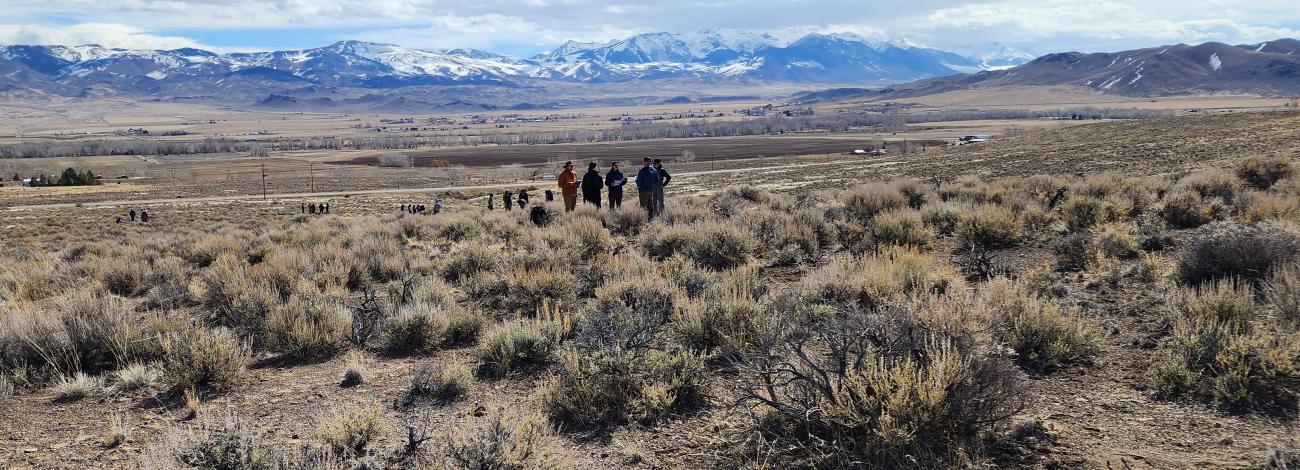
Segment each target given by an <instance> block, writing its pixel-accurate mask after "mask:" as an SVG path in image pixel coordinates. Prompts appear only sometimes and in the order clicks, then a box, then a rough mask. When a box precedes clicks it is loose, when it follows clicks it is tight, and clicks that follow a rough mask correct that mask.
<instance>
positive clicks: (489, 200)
mask: <svg viewBox="0 0 1300 470" xmlns="http://www.w3.org/2000/svg"><path fill="white" fill-rule="evenodd" d="M496 197H497V195H496V194H493V193H488V211H491V210H492V200H493V199H495V198H496Z"/></svg>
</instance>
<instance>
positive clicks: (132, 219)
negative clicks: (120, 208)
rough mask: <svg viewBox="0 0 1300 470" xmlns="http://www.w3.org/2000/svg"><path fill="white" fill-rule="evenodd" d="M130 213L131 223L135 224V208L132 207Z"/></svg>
mask: <svg viewBox="0 0 1300 470" xmlns="http://www.w3.org/2000/svg"><path fill="white" fill-rule="evenodd" d="M130 214H131V223H133V224H134V223H135V209H131V212H130Z"/></svg>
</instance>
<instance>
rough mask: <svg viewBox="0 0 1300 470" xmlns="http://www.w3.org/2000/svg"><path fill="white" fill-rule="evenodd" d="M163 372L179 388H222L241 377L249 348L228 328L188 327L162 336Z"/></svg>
mask: <svg viewBox="0 0 1300 470" xmlns="http://www.w3.org/2000/svg"><path fill="white" fill-rule="evenodd" d="M163 352H164V353H163V362H162V366H161V367H162V375H163V378H164V380H166V382H167V383H168V384H170V385H171V386H173V387H175V388H176V389H178V390H185V389H190V388H206V389H211V390H216V391H225V390H230V389H232V388H234V387H235V386H236V385H238V384H239V383H240V382H241V379H242V378H243V373H244V368H245V367H246V366H247V365H248V362H249V352H248V348H247V347H246V346H244V345H243V344H240V342H239V340H238V339H237V338H235V335H234V334H233V333H231V332H230V330H227V329H224V328H219V329H215V330H210V329H206V328H189V329H186V330H183V331H179V332H176V333H172V334H170V335H168V337H167V338H166V339H164V340H163Z"/></svg>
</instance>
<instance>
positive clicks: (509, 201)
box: [501, 189, 514, 212]
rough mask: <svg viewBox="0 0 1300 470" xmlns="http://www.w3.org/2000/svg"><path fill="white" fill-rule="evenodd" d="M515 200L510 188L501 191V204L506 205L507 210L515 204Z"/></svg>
mask: <svg viewBox="0 0 1300 470" xmlns="http://www.w3.org/2000/svg"><path fill="white" fill-rule="evenodd" d="M513 201H514V199H513V197H512V195H511V194H510V190H509V189H507V190H505V192H503V193H501V205H503V206H506V212H510V209H511V208H512V207H513V206H512V205H513V204H514V202H513Z"/></svg>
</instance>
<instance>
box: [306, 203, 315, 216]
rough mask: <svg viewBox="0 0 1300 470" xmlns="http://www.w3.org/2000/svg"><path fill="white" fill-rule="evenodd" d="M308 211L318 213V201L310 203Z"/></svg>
mask: <svg viewBox="0 0 1300 470" xmlns="http://www.w3.org/2000/svg"><path fill="white" fill-rule="evenodd" d="M307 213H308V214H315V213H316V203H314V202H313V203H309V204H307Z"/></svg>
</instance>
